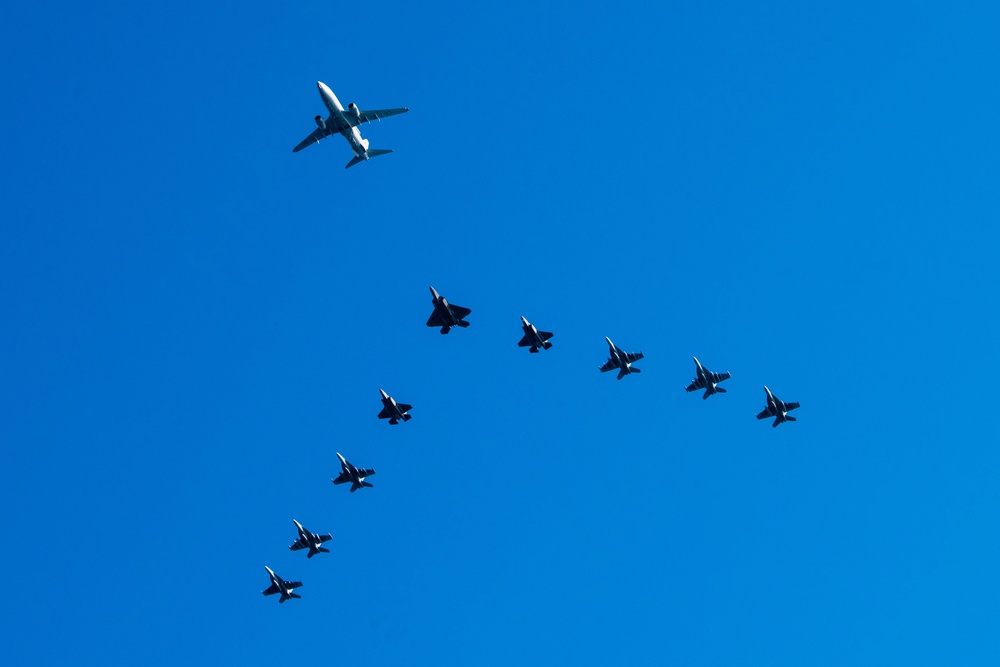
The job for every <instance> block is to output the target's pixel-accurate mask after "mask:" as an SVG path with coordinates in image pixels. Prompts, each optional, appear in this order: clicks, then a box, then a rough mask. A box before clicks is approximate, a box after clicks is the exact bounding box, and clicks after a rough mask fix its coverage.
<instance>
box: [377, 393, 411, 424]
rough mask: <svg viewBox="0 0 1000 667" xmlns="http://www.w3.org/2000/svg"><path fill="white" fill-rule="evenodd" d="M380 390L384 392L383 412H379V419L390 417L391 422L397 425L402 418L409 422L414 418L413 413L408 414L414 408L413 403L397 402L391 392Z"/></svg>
mask: <svg viewBox="0 0 1000 667" xmlns="http://www.w3.org/2000/svg"><path fill="white" fill-rule="evenodd" d="M379 391H380V392H381V393H382V412H380V413H378V418H379V419H388V420H389V423H390V424H392V425H393V426H395V425H396V424H398V423H399V420H400V419H402V420H403V421H404V422H408V421H410V420H411V419H413V416H412V415H408V414H406V413H407V412H409V411H410V410H412V409H413V406H412V405H409V404H408V403H397V402H396V399H394V398H393V397H392V396H390V395H389V394H387V393H385V392H384V391H382V390H381V389H379Z"/></svg>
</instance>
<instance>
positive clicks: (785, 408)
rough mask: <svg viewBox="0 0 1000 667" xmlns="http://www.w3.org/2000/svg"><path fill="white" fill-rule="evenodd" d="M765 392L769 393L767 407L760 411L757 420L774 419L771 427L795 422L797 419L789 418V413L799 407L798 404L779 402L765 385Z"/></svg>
mask: <svg viewBox="0 0 1000 667" xmlns="http://www.w3.org/2000/svg"><path fill="white" fill-rule="evenodd" d="M764 391H766V392H767V407H766V408H764V409H763V410H761V411H760V414H758V415H757V419H767V418H768V417H774V423H773V424H771V426H774V427H777V426H778V424H780V423H781V422H793V421H795V417H790V416H788V413H789V412H791V411H792V410H794V409H795V408H797V407H799V404H798V403H793V402H790V403H786V402H784V401H782V400H779V399H778V398H776V397H775V396H774V394H772V393H771V390H770V389H768V388H767V385H764Z"/></svg>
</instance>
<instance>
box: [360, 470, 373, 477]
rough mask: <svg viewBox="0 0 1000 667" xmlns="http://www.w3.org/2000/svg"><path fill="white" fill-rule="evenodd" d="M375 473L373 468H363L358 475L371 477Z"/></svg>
mask: <svg viewBox="0 0 1000 667" xmlns="http://www.w3.org/2000/svg"><path fill="white" fill-rule="evenodd" d="M374 474H375V471H374V470H372V469H371V468H362V469H361V470H359V471H358V475H360V476H361V477H371V476H372V475H374Z"/></svg>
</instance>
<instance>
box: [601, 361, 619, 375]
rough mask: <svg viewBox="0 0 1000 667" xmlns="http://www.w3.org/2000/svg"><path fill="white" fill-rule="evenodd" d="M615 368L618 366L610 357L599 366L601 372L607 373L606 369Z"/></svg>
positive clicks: (611, 369)
mask: <svg viewBox="0 0 1000 667" xmlns="http://www.w3.org/2000/svg"><path fill="white" fill-rule="evenodd" d="M616 368H618V367H617V366H615V362H614V360H612V359H608V360H607V361H606V362H605V363H604V365H603V366H601V372H602V373H607V372H608V371H613V370H614V369H616Z"/></svg>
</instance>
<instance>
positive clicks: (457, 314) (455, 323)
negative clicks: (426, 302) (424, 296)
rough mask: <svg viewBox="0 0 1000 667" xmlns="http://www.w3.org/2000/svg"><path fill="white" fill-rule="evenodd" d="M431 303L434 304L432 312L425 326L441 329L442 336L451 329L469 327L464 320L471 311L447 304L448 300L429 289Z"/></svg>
mask: <svg viewBox="0 0 1000 667" xmlns="http://www.w3.org/2000/svg"><path fill="white" fill-rule="evenodd" d="M431 303H433V304H434V312H433V313H431V316H430V318H429V319H428V320H427V326H429V327H441V333H443V334H446V333H448V332H449V331H451V328H452V327H461V328H463V329H464V328H465V327H467V326H469V323H468V322H466V321H465V318H466V317H468V315H469V313H471V312H472V311H471V310H470V309H468V308H464V307H463V306H454V305H452V304H450V303H448V299H446V298H444V297H443V296H441V295H440V294H438V291H437V290H436V289H434V288H433V287H431Z"/></svg>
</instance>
